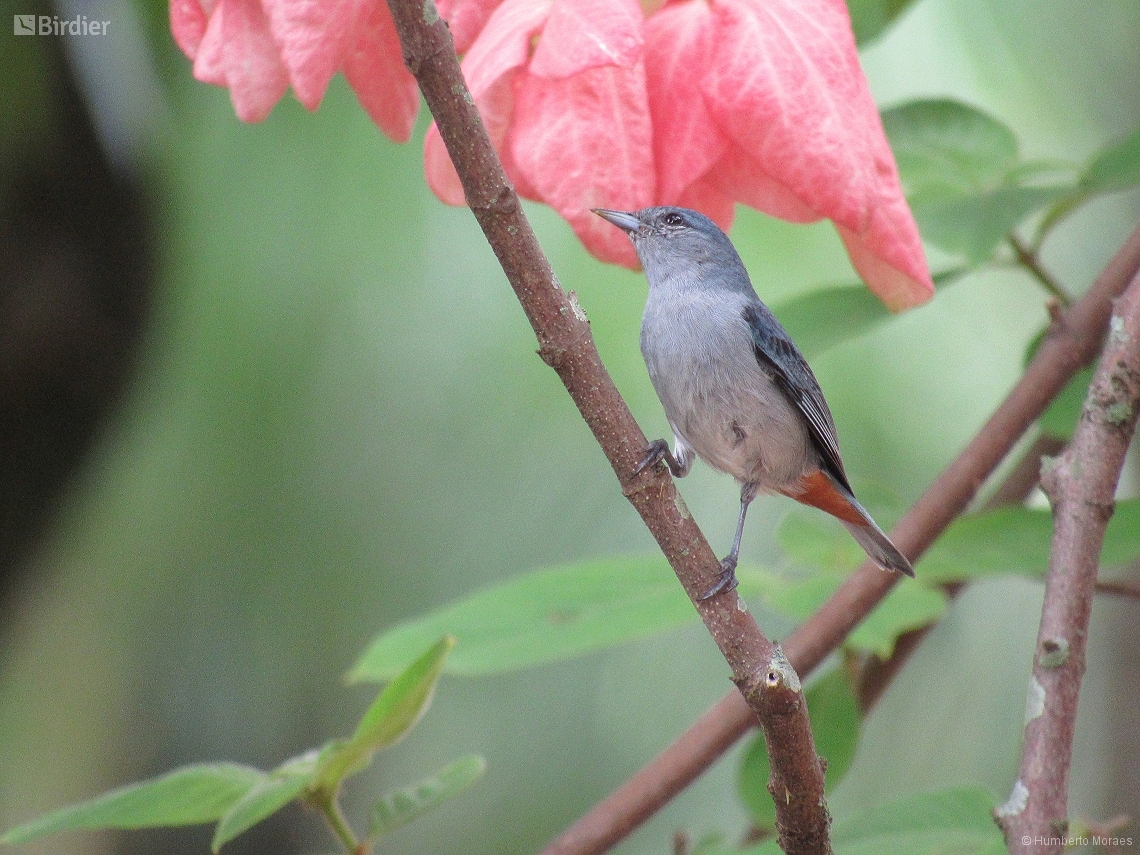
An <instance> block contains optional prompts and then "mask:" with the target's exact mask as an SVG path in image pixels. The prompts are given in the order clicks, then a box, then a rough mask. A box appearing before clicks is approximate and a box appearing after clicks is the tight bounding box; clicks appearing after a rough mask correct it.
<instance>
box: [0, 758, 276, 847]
mask: <svg viewBox="0 0 1140 855" xmlns="http://www.w3.org/2000/svg"><path fill="white" fill-rule="evenodd" d="M264 778H265V773H264V772H261V771H259V770H257V769H253V768H250V767H249V766H240V765H238V764H236V763H203V764H199V765H194V766H186V767H184V768H181V769H176V770H174V771H173V772H168V773H167V774H165V775H160V776H159V777H157V778H150V779H149V780H146V781H140V782H139V783H137V784H131V785H129V786H126V787H122V788H120V789H117V790H112V791H111V792H109V793H104V794H103V795H101V796H99V797H97V798H94V799H92V800H91V801H87V802H83V803H81V804H77V805H72V806H71V807H66V808H62V809H61V810H57V811H53V812H52V813H49V814H47V815H45V816H42V817H40V818H39V819H36V820H33V821H32V822H29V823H26V824H24V825H21V826H18V827H16V828H13V829H11V830H10V831H8V832H7V833H6V834H5V835H4V836H3V837H0V842H3V843H9V844H17V843H26V842H27V841H29V840H34V839H35V838H37V837H42V836H44V835H46V834H55V833H56V832H59V831H71V830H75V829H81V828H88V829H89V828H156V827H159V826H175V825H197V824H199V823H205V822H213V821H214V820H217V819H219V818H220V817H221V816H223V815H224V814H225V812H226V811H227V810H229V808H230V806H231V805H233V804H234V803H235V802H236V801H238V800H239V799H240V798H241V797H242V796H243V795H245V794H246V793H247V792H249V790H250V789H251V788H252V787H254V786H256V785H257V784H258V783H259V782H260V781H261V780H263V779H264Z"/></svg>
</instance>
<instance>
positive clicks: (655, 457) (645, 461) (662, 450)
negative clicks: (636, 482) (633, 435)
mask: <svg viewBox="0 0 1140 855" xmlns="http://www.w3.org/2000/svg"><path fill="white" fill-rule="evenodd" d="M669 457H670V454H669V443H667V442H666V441H665V440H663V439H655V440H653V442H651V443H649V445H647V446H646V447H645V456H644V457H642V458H641V462H640V463H638V464H637V466H636V467H635V468H634V470H633V474H634V475H640V474H641V473H642V472H644V471H645V470H646V469H652V468H654V467H655V466H657V464H658V463H660V462H661V461H662V460H667V459H668V458H669ZM670 468H672V467H670Z"/></svg>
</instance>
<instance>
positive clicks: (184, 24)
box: [170, 0, 210, 62]
mask: <svg viewBox="0 0 1140 855" xmlns="http://www.w3.org/2000/svg"><path fill="white" fill-rule="evenodd" d="M209 23H210V19H209V18H208V17H207V16H206V10H205V9H203V8H202V4H201V3H199V2H198V0H170V32H171V33H172V34H173V36H174V41H175V42H177V44H178V46H179V47H180V48H182V52H183V53H184V54H186V58H187V59H189V60H190V61H191V62H193V61H194V57H196V56H197V55H198V46H199V45H201V44H202V37H203V36H205V35H206V25H207V24H209Z"/></svg>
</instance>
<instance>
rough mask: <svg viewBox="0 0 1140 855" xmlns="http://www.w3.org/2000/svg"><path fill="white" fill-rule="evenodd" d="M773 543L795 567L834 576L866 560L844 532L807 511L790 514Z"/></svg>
mask: <svg viewBox="0 0 1140 855" xmlns="http://www.w3.org/2000/svg"><path fill="white" fill-rule="evenodd" d="M776 542H777V543H778V544H779V545H780V549H782V550H783V551H784V553H785V554H786V555H787V556H788V557H789V558H791V559H792V560H793V561H794V562H795V563H797V564H802V565H805V566H807V567H812V568H814V569H816V570H824V571H828V572H830V573H833V574H834V573H844V574H845V573H848V572H850V571H851V570H854V569H855V568H856V567H858V566H859V565H860V564H862V563H863V560H864V559H865V558H866V557H867V554H866V553H865V552H864V551H863V549H862V548H861V547H860V546H859V544H858V543H856V542H855V540H854V538H852V537H851V534H850V533H849V532H848V531H847V529H845V528H843V527H842V526H840V525H839V524H838V523H837V522H835V521H834V520H832V519H830V518H829V517H826V516H823V515H822V514H818V513H810V512H807V511H800V510H793V511H791V512H789V513H788V515H787V516H786V517H784V521H783V522H781V523H780V527H779V529H777V531H776ZM829 584H830V583H829Z"/></svg>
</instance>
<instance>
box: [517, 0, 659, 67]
mask: <svg viewBox="0 0 1140 855" xmlns="http://www.w3.org/2000/svg"><path fill="white" fill-rule="evenodd" d="M642 23H643V19H642V14H641V6H640V5H639V4H638V3H637V0H557V1H556V2H555V3H554V7H553V9H552V10H551V12H550V20H549V21H547V23H546V27H545V28H543V31H542V38H541V39H539V42H538V47H537V48H536V49H535V52H534V61H533V62H532V63H531V67H530V71H531V73H532V74H537V75H539V76H540V77H553V78H559V77H570V76H571V75H574V74H577V73H579V72H582V71H586V70H588V69H591V68H597V67H599V66H603V65H620V66H623V67H625V68H630V67H632V66H633V65H634V64H635V63H637V62H639V61H640V60H641V50H642V34H641V30H642Z"/></svg>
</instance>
